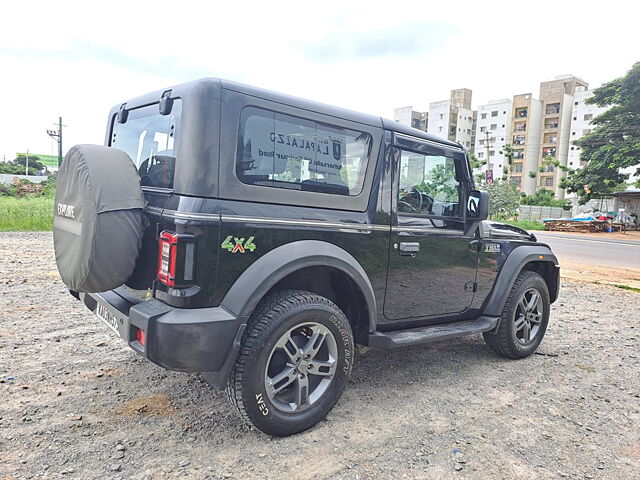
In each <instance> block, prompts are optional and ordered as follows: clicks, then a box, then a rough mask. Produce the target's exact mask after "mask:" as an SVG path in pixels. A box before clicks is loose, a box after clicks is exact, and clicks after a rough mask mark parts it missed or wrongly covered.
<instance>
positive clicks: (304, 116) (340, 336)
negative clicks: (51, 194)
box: [54, 79, 559, 435]
mask: <svg viewBox="0 0 640 480" xmlns="http://www.w3.org/2000/svg"><path fill="white" fill-rule="evenodd" d="M58 182H59V183H58V191H57V197H56V211H55V218H54V240H55V249H56V258H57V262H58V267H59V270H60V273H61V276H62V278H63V280H64V281H65V283H66V284H67V285H68V286H69V289H70V290H71V293H72V294H73V295H74V296H75V297H77V298H79V299H80V300H81V301H82V302H84V304H85V305H86V306H87V307H88V308H89V309H90V310H92V311H94V312H95V313H96V314H97V315H98V317H100V319H102V320H103V321H104V322H105V323H106V324H107V325H108V326H109V327H110V328H112V329H113V330H114V331H115V332H116V334H117V335H119V336H120V337H121V338H122V339H123V340H124V341H126V342H127V343H128V344H129V346H130V347H131V348H132V349H133V350H134V351H136V352H137V353H139V354H140V355H143V356H145V357H146V358H148V359H149V360H151V361H152V362H154V363H155V364H157V365H160V366H162V367H164V368H167V369H171V370H178V371H185V372H194V371H195V372H203V374H204V375H205V376H206V378H207V379H208V380H209V381H210V382H211V383H212V384H214V385H217V386H224V385H226V388H227V392H228V396H229V398H230V400H231V402H232V404H234V405H235V406H236V407H237V408H238V410H239V412H240V414H241V415H242V416H243V417H244V418H245V419H247V420H249V421H250V422H252V423H253V424H254V425H255V426H256V427H257V428H259V429H260V430H262V431H264V432H266V433H269V434H273V435H288V434H292V433H295V432H299V431H302V430H305V429H308V428H309V427H311V426H312V425H314V424H315V423H316V422H318V421H319V420H320V419H322V418H323V417H324V416H325V415H326V414H327V413H328V412H329V411H330V410H331V408H332V407H333V406H334V404H335V403H336V402H337V400H338V398H339V397H340V395H341V393H342V391H343V389H344V387H345V385H346V383H347V380H348V378H349V375H350V372H351V368H352V365H353V360H354V344H357V345H359V346H363V347H370V348H392V347H401V346H405V345H411V344H419V343H429V342H432V341H436V340H441V339H444V338H450V337H454V336H459V335H467V334H474V333H482V334H483V335H484V338H485V340H486V342H487V344H488V345H489V347H490V348H491V349H493V350H494V351H495V352H497V353H499V354H501V355H504V356H507V357H509V358H523V357H526V356H528V355H530V354H531V353H533V352H534V351H535V349H536V348H537V347H538V345H539V344H540V342H541V340H542V337H543V336H544V333H545V330H546V328H547V323H548V319H549V312H550V305H551V303H552V302H554V301H555V300H556V298H557V296H558V289H559V267H558V261H557V260H556V257H555V256H554V255H553V253H552V252H551V250H550V249H549V247H548V246H547V245H544V244H541V243H538V242H537V241H536V238H535V237H534V236H533V235H530V234H529V233H527V232H526V231H524V230H521V229H518V228H516V227H512V226H509V225H503V224H499V223H495V222H492V221H489V220H486V219H487V217H488V209H489V205H488V195H487V194H486V192H481V191H477V190H474V184H473V177H472V173H471V170H470V166H469V162H468V159H467V156H466V154H465V151H464V149H463V148H462V147H461V146H460V145H459V144H457V143H454V142H450V141H447V140H443V139H440V138H436V137H434V136H431V135H428V134H425V133H423V132H421V131H418V130H414V129H411V128H408V127H405V126H402V125H399V124H397V123H394V122H391V121H388V120H385V119H382V118H380V117H375V116H370V115H364V114H360V113H356V112H352V111H348V110H343V109H340V108H335V107H331V106H327V105H323V104H319V103H315V102H311V101H307V100H302V99H299V98H294V97H290V96H287V95H283V94H279V93H274V92H270V91H265V90H261V89H258V88H254V87H249V86H246V85H241V84H237V83H233V82H228V81H224V80H218V79H204V80H198V81H195V82H191V83H187V84H183V85H178V86H175V87H172V88H170V89H166V90H161V91H158V92H154V93H151V94H148V95H144V96H142V97H138V98H135V99H133V100H129V101H127V102H126V103H123V104H121V105H117V106H116V107H114V108H113V109H112V110H111V113H110V114H109V119H108V125H107V133H106V138H105V146H91V145H79V146H76V147H73V148H72V149H71V150H70V152H69V153H68V154H67V156H66V157H65V160H64V162H63V164H62V168H61V171H60V173H59V178H58Z"/></svg>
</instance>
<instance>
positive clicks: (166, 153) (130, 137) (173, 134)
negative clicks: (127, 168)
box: [111, 100, 182, 188]
mask: <svg viewBox="0 0 640 480" xmlns="http://www.w3.org/2000/svg"><path fill="white" fill-rule="evenodd" d="M181 112H182V102H181V101H180V100H174V101H173V108H172V109H171V113H170V114H169V115H160V113H158V104H154V105H149V106H146V107H141V108H135V109H133V110H129V112H128V115H127V121H126V122H125V123H118V120H117V118H116V119H114V125H113V133H112V136H111V146H112V147H114V148H118V149H120V150H123V151H124V152H126V153H127V154H129V156H130V157H131V160H133V163H135V165H136V167H137V169H138V172H139V173H140V181H141V183H142V185H143V186H147V187H157V188H173V176H174V172H175V164H176V148H177V145H176V138H177V135H178V128H179V126H180V125H179V124H180V114H181Z"/></svg>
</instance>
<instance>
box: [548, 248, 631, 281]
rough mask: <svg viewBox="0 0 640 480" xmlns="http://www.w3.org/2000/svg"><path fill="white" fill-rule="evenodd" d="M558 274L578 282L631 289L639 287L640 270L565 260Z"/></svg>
mask: <svg viewBox="0 0 640 480" xmlns="http://www.w3.org/2000/svg"><path fill="white" fill-rule="evenodd" d="M638 252H639V253H638V254H639V255H640V246H638ZM560 275H561V276H562V278H565V279H570V280H575V281H578V282H589V283H596V284H603V285H607V286H610V287H617V286H619V285H622V286H627V287H630V289H631V291H633V290H634V289H637V288H640V270H635V269H634V270H630V269H626V268H611V267H599V266H597V265H585V264H580V263H575V262H568V261H566V260H565V261H564V262H562V267H561V268H560ZM618 288H620V287H618Z"/></svg>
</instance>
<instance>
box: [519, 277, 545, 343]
mask: <svg viewBox="0 0 640 480" xmlns="http://www.w3.org/2000/svg"><path fill="white" fill-rule="evenodd" d="M543 313H544V305H543V302H542V296H541V295H540V292H538V290H536V289H535V288H530V289H528V290H526V291H525V292H524V293H523V294H522V295H521V296H520V299H519V300H518V303H517V305H516V309H515V312H514V318H513V328H514V333H515V337H516V339H517V340H518V342H519V343H520V344H522V345H529V344H531V343H532V342H533V341H534V340H535V339H536V337H537V335H538V333H539V332H540V323H541V322H542V315H543Z"/></svg>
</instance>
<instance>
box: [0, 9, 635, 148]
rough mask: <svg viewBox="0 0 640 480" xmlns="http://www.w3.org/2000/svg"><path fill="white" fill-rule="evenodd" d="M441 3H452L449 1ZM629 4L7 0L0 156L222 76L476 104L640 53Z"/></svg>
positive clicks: (373, 109)
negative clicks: (461, 91) (143, 99)
mask: <svg viewBox="0 0 640 480" xmlns="http://www.w3.org/2000/svg"><path fill="white" fill-rule="evenodd" d="M442 4H445V5H442ZM639 14H640V6H639V4H637V3H636V2H632V1H614V0H607V1H606V2H603V1H602V2H597V3H596V2H590V1H586V0H585V1H581V2H568V1H562V0H555V1H539V0H536V1H528V0H522V1H519V2H517V1H504V2H502V1H495V0H493V1H487V2H481V1H477V0H476V1H468V2H467V1H456V2H438V5H436V4H435V2H429V1H425V0H422V1H419V2H415V3H410V2H397V1H396V2H374V1H367V2H350V1H347V0H342V1H340V2H333V1H327V0H323V1H322V2H313V3H308V2H304V1H300V0H298V1H296V2H277V1H270V2H265V1H260V2H257V1H256V2H251V1H246V0H245V1H235V2H224V3H223V2H213V1H210V2H202V3H200V2H189V1H185V0H182V1H179V2H178V1H174V2H164V1H157V0H156V1H153V2H150V1H149V2H146V1H145V2H142V1H134V0H129V1H126V2H123V1H114V0H111V1H109V2H90V1H86V0H84V1H81V2H64V1H60V2H52V1H48V2H42V3H40V2H34V1H18V2H15V1H12V2H4V4H3V6H2V15H1V16H0V92H2V100H1V102H2V115H0V160H1V159H2V158H3V156H6V158H7V160H11V159H13V158H14V156H15V153H16V152H23V151H25V150H26V149H27V148H28V149H29V151H30V152H34V153H42V154H55V153H56V152H57V151H56V146H55V143H54V142H53V141H52V140H51V139H49V137H48V136H47V135H46V133H45V130H46V129H47V128H52V127H53V122H54V121H56V120H57V118H58V116H60V115H62V117H63V119H64V123H65V124H66V125H67V126H68V127H67V128H66V129H65V132H64V135H65V138H64V140H65V145H64V146H65V151H66V149H67V148H69V147H70V146H72V145H73V144H76V143H102V142H103V140H104V131H105V127H106V119H107V113H108V111H109V109H110V107H111V106H112V105H114V104H116V103H121V102H123V101H126V99H128V98H131V97H134V96H137V95H139V94H142V93H145V92H147V91H152V90H157V89H160V88H164V87H167V86H170V85H173V84H176V83H180V82H185V81H188V80H193V79H196V78H200V77H206V76H216V77H222V78H227V79H230V80H236V81H239V82H244V83H248V84H251V85H255V86H259V87H263V88H268V89H272V90H278V91H282V92H285V93H288V94H293V95H297V96H301V97H305V98H309V99H313V100H318V101H321V102H325V103H329V104H333V105H338V106H341V107H346V108H351V109H354V110H358V111H362V112H366V113H372V114H375V115H381V116H385V117H392V115H393V108H394V107H399V106H406V105H413V106H414V108H416V109H418V110H420V109H426V108H427V107H428V104H429V102H433V101H437V100H442V99H445V98H448V95H449V91H450V90H451V89H453V88H461V87H467V88H470V89H472V90H473V105H474V107H476V106H477V105H480V104H483V103H486V102H487V101H488V100H491V99H496V98H505V97H511V96H512V95H514V94H518V93H528V92H533V93H534V96H536V97H537V96H538V87H539V83H540V81H542V80H550V79H552V78H553V77H554V76H556V75H560V74H565V73H573V74H575V75H577V76H579V77H581V78H583V79H584V80H586V81H587V82H589V84H590V86H592V87H593V86H598V85H600V84H602V83H603V82H606V81H608V80H611V79H613V78H616V77H619V76H621V75H623V74H624V73H625V72H626V71H627V70H629V68H630V67H631V65H632V64H633V63H634V62H636V61H639V60H640V40H639V37H638V16H639Z"/></svg>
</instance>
